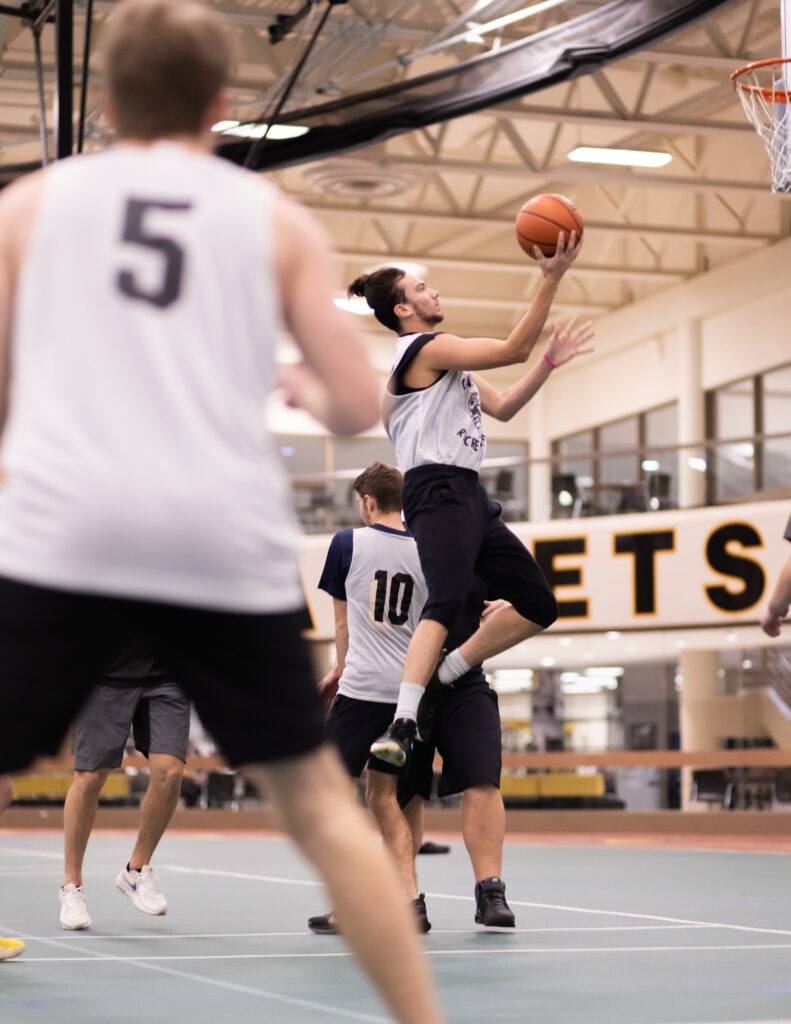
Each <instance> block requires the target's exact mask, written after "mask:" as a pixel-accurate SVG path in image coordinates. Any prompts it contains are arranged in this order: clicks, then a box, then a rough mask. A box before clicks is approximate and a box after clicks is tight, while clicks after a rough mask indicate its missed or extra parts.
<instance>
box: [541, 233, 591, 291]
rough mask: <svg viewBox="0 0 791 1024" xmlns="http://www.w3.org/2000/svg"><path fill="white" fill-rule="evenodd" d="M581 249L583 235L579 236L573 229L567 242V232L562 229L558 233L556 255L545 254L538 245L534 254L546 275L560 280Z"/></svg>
mask: <svg viewBox="0 0 791 1024" xmlns="http://www.w3.org/2000/svg"><path fill="white" fill-rule="evenodd" d="M580 249H582V236H580V237H579V238H577V232H576V231H572V232H571V234H570V235H569V238H568V242H567V241H566V236H565V234H564V233H563V232H562V231H561V233H560V234H559V235H558V244H557V246H556V247H555V255H554V256H545V255H544V254H543V252H541V250H540V249H539V248H538V246H537V245H534V246H533V255H534V256H535V258H536V260H537V262H538V265H539V266H540V267H541V273H542V274H543V275H544V277H548V278H550V279H551V280H552V281H555V282H558V281H560V279H561V277H563V275H564V274H565V273H566V271H567V270H568V269H569V267H570V266H571V264H572V263H573V262H574V260H575V259H576V258H577V257H578V256H579V254H580Z"/></svg>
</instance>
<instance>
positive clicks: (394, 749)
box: [371, 740, 406, 768]
mask: <svg viewBox="0 0 791 1024" xmlns="http://www.w3.org/2000/svg"><path fill="white" fill-rule="evenodd" d="M371 753H372V754H373V755H374V757H378V758H379V760H380V761H384V762H385V763H386V764H392V765H395V767H396V768H403V767H404V765H405V764H406V754H405V753H404V750H403V748H402V747H400V746H399V745H398V744H397V743H392V742H390V741H389V740H383V741H382V742H376V743H374V744H372V746H371Z"/></svg>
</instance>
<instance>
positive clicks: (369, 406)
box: [274, 197, 380, 436]
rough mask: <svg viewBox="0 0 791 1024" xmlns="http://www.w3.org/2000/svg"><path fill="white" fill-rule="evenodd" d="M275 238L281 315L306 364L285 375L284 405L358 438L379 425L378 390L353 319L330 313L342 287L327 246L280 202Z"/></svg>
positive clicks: (300, 212)
mask: <svg viewBox="0 0 791 1024" xmlns="http://www.w3.org/2000/svg"><path fill="white" fill-rule="evenodd" d="M274 236H275V251H276V263H277V276H278V283H279V286H280V295H281V300H282V307H283V314H284V317H285V321H286V325H287V326H288V328H289V329H290V330H291V332H292V333H293V335H294V339H295V341H296V343H297V345H298V346H299V348H300V350H301V352H302V354H303V356H304V359H305V364H304V366H298V367H297V368H293V367H291V368H288V369H287V371H286V376H285V381H284V382H285V384H286V387H287V389H288V391H289V400H290V401H291V402H292V403H293V404H296V405H300V406H301V407H303V408H306V409H307V411H308V412H310V413H312V414H313V415H314V416H315V417H316V418H317V419H318V420H319V421H320V422H321V423H323V424H324V426H326V427H327V428H328V429H329V430H331V431H332V432H333V433H335V434H340V435H341V436H348V435H350V434H356V433H358V432H359V431H360V430H365V429H366V428H368V427H371V426H373V424H374V423H375V422H376V421H377V420H378V418H379V407H380V387H379V383H378V381H377V379H376V376H375V374H374V371H373V369H372V367H371V364H370V362H369V359H368V354H367V352H366V349H365V343H364V340H363V337H362V334H361V333H360V332H359V329H358V328H357V325H356V324H355V323H354V317H352V316H350V315H349V314H347V313H344V312H342V311H341V310H340V309H338V308H337V307H336V306H335V305H333V297H334V294H335V291H336V290H337V287H338V285H339V282H338V281H336V278H335V273H334V268H333V265H332V256H331V253H330V245H329V241H328V239H327V237H326V235H325V232H324V230H323V229H322V228H321V226H320V225H319V224H318V223H317V222H316V221H315V220H314V219H313V217H312V216H311V215H310V214H309V213H308V212H307V210H304V209H302V207H300V206H298V205H297V204H296V203H293V202H291V201H290V200H288V199H286V198H285V197H280V198H278V200H277V203H276V206H275V213H274Z"/></svg>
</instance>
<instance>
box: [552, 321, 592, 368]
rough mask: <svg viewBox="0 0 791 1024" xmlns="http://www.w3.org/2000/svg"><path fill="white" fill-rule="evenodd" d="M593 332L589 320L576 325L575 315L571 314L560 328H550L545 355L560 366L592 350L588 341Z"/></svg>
mask: <svg viewBox="0 0 791 1024" xmlns="http://www.w3.org/2000/svg"><path fill="white" fill-rule="evenodd" d="M593 334H594V331H593V322H592V321H591V320H587V321H586V322H585V323H584V324H583V325H582V326H581V327H577V317H575V316H573V317H572V318H571V320H569V322H568V323H567V324H566V326H565V327H564V328H563V329H562V330H559V329H558V328H557V327H554V328H553V329H552V337H551V338H550V339H549V344H548V345H547V356H548V357H549V358H550V359H551V360H552V362H553V363H554V364H555V366H562V365H563V363H567V362H569V360H571V359H573V358H574V357H575V356H581V355H585V354H586V353H587V352H592V351H593V347H592V346H591V345H588V342H589V341H590V340H591V339H592V338H593ZM586 346H587V347H586Z"/></svg>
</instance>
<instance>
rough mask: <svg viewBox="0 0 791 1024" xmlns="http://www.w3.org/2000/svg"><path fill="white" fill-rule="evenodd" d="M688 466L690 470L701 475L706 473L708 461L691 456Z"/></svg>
mask: <svg viewBox="0 0 791 1024" xmlns="http://www.w3.org/2000/svg"><path fill="white" fill-rule="evenodd" d="M687 465H688V466H689V468H690V469H696V470H697V471H698V472H699V473H705V472H706V460H705V459H699V458H697V456H694V455H693V456H691V457H690V458H688V459H687Z"/></svg>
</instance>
